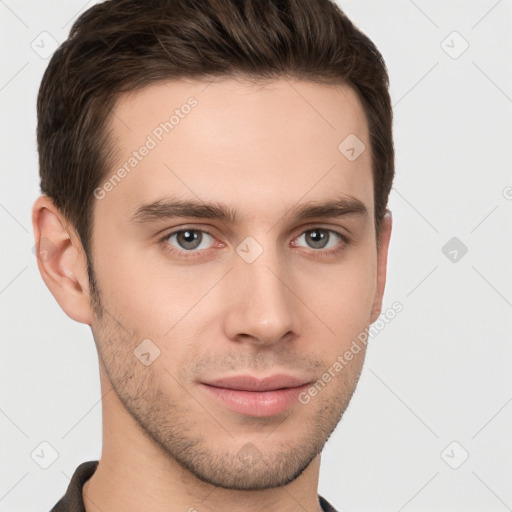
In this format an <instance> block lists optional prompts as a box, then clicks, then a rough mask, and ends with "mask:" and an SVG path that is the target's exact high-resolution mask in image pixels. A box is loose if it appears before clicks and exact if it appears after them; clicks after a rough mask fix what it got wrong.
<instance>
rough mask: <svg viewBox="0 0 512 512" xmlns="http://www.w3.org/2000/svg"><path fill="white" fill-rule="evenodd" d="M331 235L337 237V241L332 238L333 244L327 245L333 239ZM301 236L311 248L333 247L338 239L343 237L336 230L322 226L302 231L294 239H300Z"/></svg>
mask: <svg viewBox="0 0 512 512" xmlns="http://www.w3.org/2000/svg"><path fill="white" fill-rule="evenodd" d="M331 235H334V238H336V237H337V238H338V241H337V242H336V240H334V243H333V244H331V245H328V244H329V243H330V242H331V241H332V239H333V237H332V236H331ZM303 237H304V239H305V240H306V242H307V244H308V245H309V247H310V248H312V249H332V248H333V247H336V245H337V243H338V242H339V241H340V240H343V237H342V236H341V235H340V234H339V233H337V232H336V231H333V230H331V229H324V228H315V229H309V230H307V231H304V233H302V234H301V235H300V236H298V237H297V239H296V240H300V239H301V238H303Z"/></svg>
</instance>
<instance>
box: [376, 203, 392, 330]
mask: <svg viewBox="0 0 512 512" xmlns="http://www.w3.org/2000/svg"><path fill="white" fill-rule="evenodd" d="M392 223H393V222H392V216H391V211H390V210H386V214H385V215H384V218H383V219H382V229H381V232H380V236H379V244H378V252H377V289H376V291H375V297H374V299H373V305H372V311H371V316H370V323H373V322H375V320H377V318H379V315H380V313H381V311H382V297H383V296H384V289H385V287H386V271H387V262H388V249H389V240H390V237H391V228H392Z"/></svg>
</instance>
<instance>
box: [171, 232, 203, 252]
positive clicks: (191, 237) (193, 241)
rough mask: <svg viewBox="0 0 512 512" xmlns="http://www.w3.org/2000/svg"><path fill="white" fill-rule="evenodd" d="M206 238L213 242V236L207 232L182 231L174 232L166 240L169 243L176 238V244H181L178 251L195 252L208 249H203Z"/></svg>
mask: <svg viewBox="0 0 512 512" xmlns="http://www.w3.org/2000/svg"><path fill="white" fill-rule="evenodd" d="M205 236H206V237H209V238H211V239H212V240H213V236H211V235H210V234H209V233H207V232H206V231H202V230H200V229H182V230H180V231H174V233H171V234H170V235H166V237H165V240H166V241H169V240H171V239H173V238H176V242H177V243H178V244H179V247H178V249H180V250H185V251H193V250H194V249H206V247H201V243H202V242H203V241H204V237H205Z"/></svg>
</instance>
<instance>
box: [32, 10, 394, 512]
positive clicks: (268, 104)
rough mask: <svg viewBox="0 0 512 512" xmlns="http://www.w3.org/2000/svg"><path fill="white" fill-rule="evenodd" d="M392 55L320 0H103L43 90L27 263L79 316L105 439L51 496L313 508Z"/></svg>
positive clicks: (375, 295) (317, 503)
mask: <svg viewBox="0 0 512 512" xmlns="http://www.w3.org/2000/svg"><path fill="white" fill-rule="evenodd" d="M391 126H392V112H391V106H390V98H389V93H388V76H387V72H386V68H385V65H384V62H383V60H382V57H381V55H380V53H379V52H378V51H377V49H376V48H375V46H374V45H373V43H372V42H371V41H370V40H369V39H368V38H367V37H366V36H365V35H364V34H362V33H361V32H360V31H359V30H357V29H356V27H354V25H352V23H351V22H350V21H349V20H348V19H347V18H346V16H345V15H344V14H343V13H342V12H341V11H340V9H339V8H338V7H337V6H336V4H334V3H331V2H330V1H328V0H288V1H268V0H267V1H265V0H247V1H239V0H222V1H221V0H209V1H207V2H198V1H195V0H172V1H164V0H158V1H156V0H155V1H151V2H147V1H146V2H142V1H140V0H111V1H108V2H104V3H100V4H97V5H95V6H93V7H92V8H90V9H89V10H88V11H86V12H85V13H84V14H82V15H81V16H80V18H79V19H78V20H77V21H76V22H75V24H74V26H73V28H72V30H71V33H70V36H69V38H68V40H66V41H65V42H64V43H63V44H62V45H61V47H60V48H59V49H58V50H57V51H56V52H55V54H54V56H53V58H52V59H51V61H50V64H49V66H48V69H47V70H46V72H45V75H44V77H43V80H42V84H41V88H40V92H39V97H38V132H37V135H38V149H39V155H40V173H41V189H42V192H43V195H42V196H41V197H39V198H38V199H37V201H36V203H35V204H34V208H33V227H34V234H35V239H36V241H37V243H38V244H39V251H40V254H44V255H45V257H40V258H39V259H38V265H39V269H40V272H41V275H42V277H43V279H44V281H45V283H46V285H47V286H48V288H49V289H50V290H51V292H52V293H53V295H54V296H55V298H56V300H57V301H58V302H59V304H60V306H61V307H62V309H63V310H64V312H65V313H66V314H67V315H68V316H69V317H71V318H72V319H73V320H76V321H77V322H82V323H85V324H88V325H90V326H91V330H92V333H93V336H94V340H95V344H96V348H97V351H98V358H99V367H100V381H101V390H102V413H103V446H102V454H101V458H100V460H99V462H98V461H88V462H84V463H82V464H80V465H79V467H78V468H77V469H76V471H75V473H74V475H73V478H72V479H71V482H70V484H69V487H68V489H67V491H66V493H65V495H64V496H63V498H62V499H61V500H60V501H59V502H58V503H57V504H56V505H55V507H54V508H53V509H52V510H53V511H54V512H64V511H71V510H73V511H87V512H99V511H101V512H118V511H123V512H131V511H140V510H151V511H152V512H160V511H164V510H165V511H166V512H175V511H196V510H197V511H201V512H202V511H218V510H229V511H231V512H234V511H249V510H250V511H265V512H269V511H270V512H272V511H296V510H304V511H308V512H317V511H319V510H323V511H329V510H330V511H332V510H334V508H333V507H332V506H331V505H329V503H328V502H327V500H325V499H324V498H322V497H320V496H318V494H317V486H318V475H319V468H320V454H321V451H322V449H323V446H324V444H325V442H326V441H327V439H328V438H329V436H330V435H331V434H332V432H333V431H334V429H335V427H336V425H337V424H338V423H339V421H340V419H341V417H342V415H343V413H344V411H345V410H346V408H347V406H348V404H349V401H350V399H351V397H352V395H353V393H354V390H355V388H356V385H357V381H358V379H359V375H360V373H361V369H362V365H363V361H364V356H365V346H364V345H362V346H360V347H358V350H354V351H353V357H351V358H350V360H344V361H345V362H344V364H341V363H340V362H339V361H340V354H344V353H346V352H347V350H348V349H349V348H350V347H353V346H354V345H353V344H354V340H356V339H357V337H358V335H359V334H360V333H361V332H363V331H364V330H365V329H367V328H368V326H369V325H370V324H371V323H373V322H374V321H375V320H376V319H377V318H378V316H379V314H380V311H381V305H382V297H383V293H384V287H385V281H386V263H387V253H388V244H389V239H390V234H391V217H390V212H389V211H388V210H387V209H386V205H387V200H388V195H389V191H390V189H391V185H392V181H393V175H394V153H393V142H392V130H391Z"/></svg>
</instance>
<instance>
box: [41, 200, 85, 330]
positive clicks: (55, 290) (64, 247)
mask: <svg viewBox="0 0 512 512" xmlns="http://www.w3.org/2000/svg"><path fill="white" fill-rule="evenodd" d="M32 227H33V230H34V240H35V244H36V245H35V254H36V257H37V266H38V268H39V272H40V273H41V277H42V278H43V281H44V282H45V284H46V286H47V287H48V289H49V290H50V292H51V293H52V295H53V296H54V297H55V299H56V300H57V302H58V303H59V305H60V307H61V308H62V309H63V310H64V312H65V313H66V314H67V315H68V316H69V317H70V318H72V319H73V320H76V321H77V322H81V323H84V324H89V325H91V321H92V311H91V307H90V294H89V281H88V276H87V260H86V258H85V254H84V250H83V248H82V244H81V243H80V239H79V237H78V236H76V234H75V232H74V230H73V229H72V227H71V226H70V225H68V223H67V222H66V219H65V218H64V216H63V215H62V213H61V212H60V211H59V210H58V209H57V208H56V207H55V205H54V203H53V201H52V200H51V198H49V197H48V196H40V197H39V198H38V199H37V200H36V202H35V203H34V206H33V208H32Z"/></svg>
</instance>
